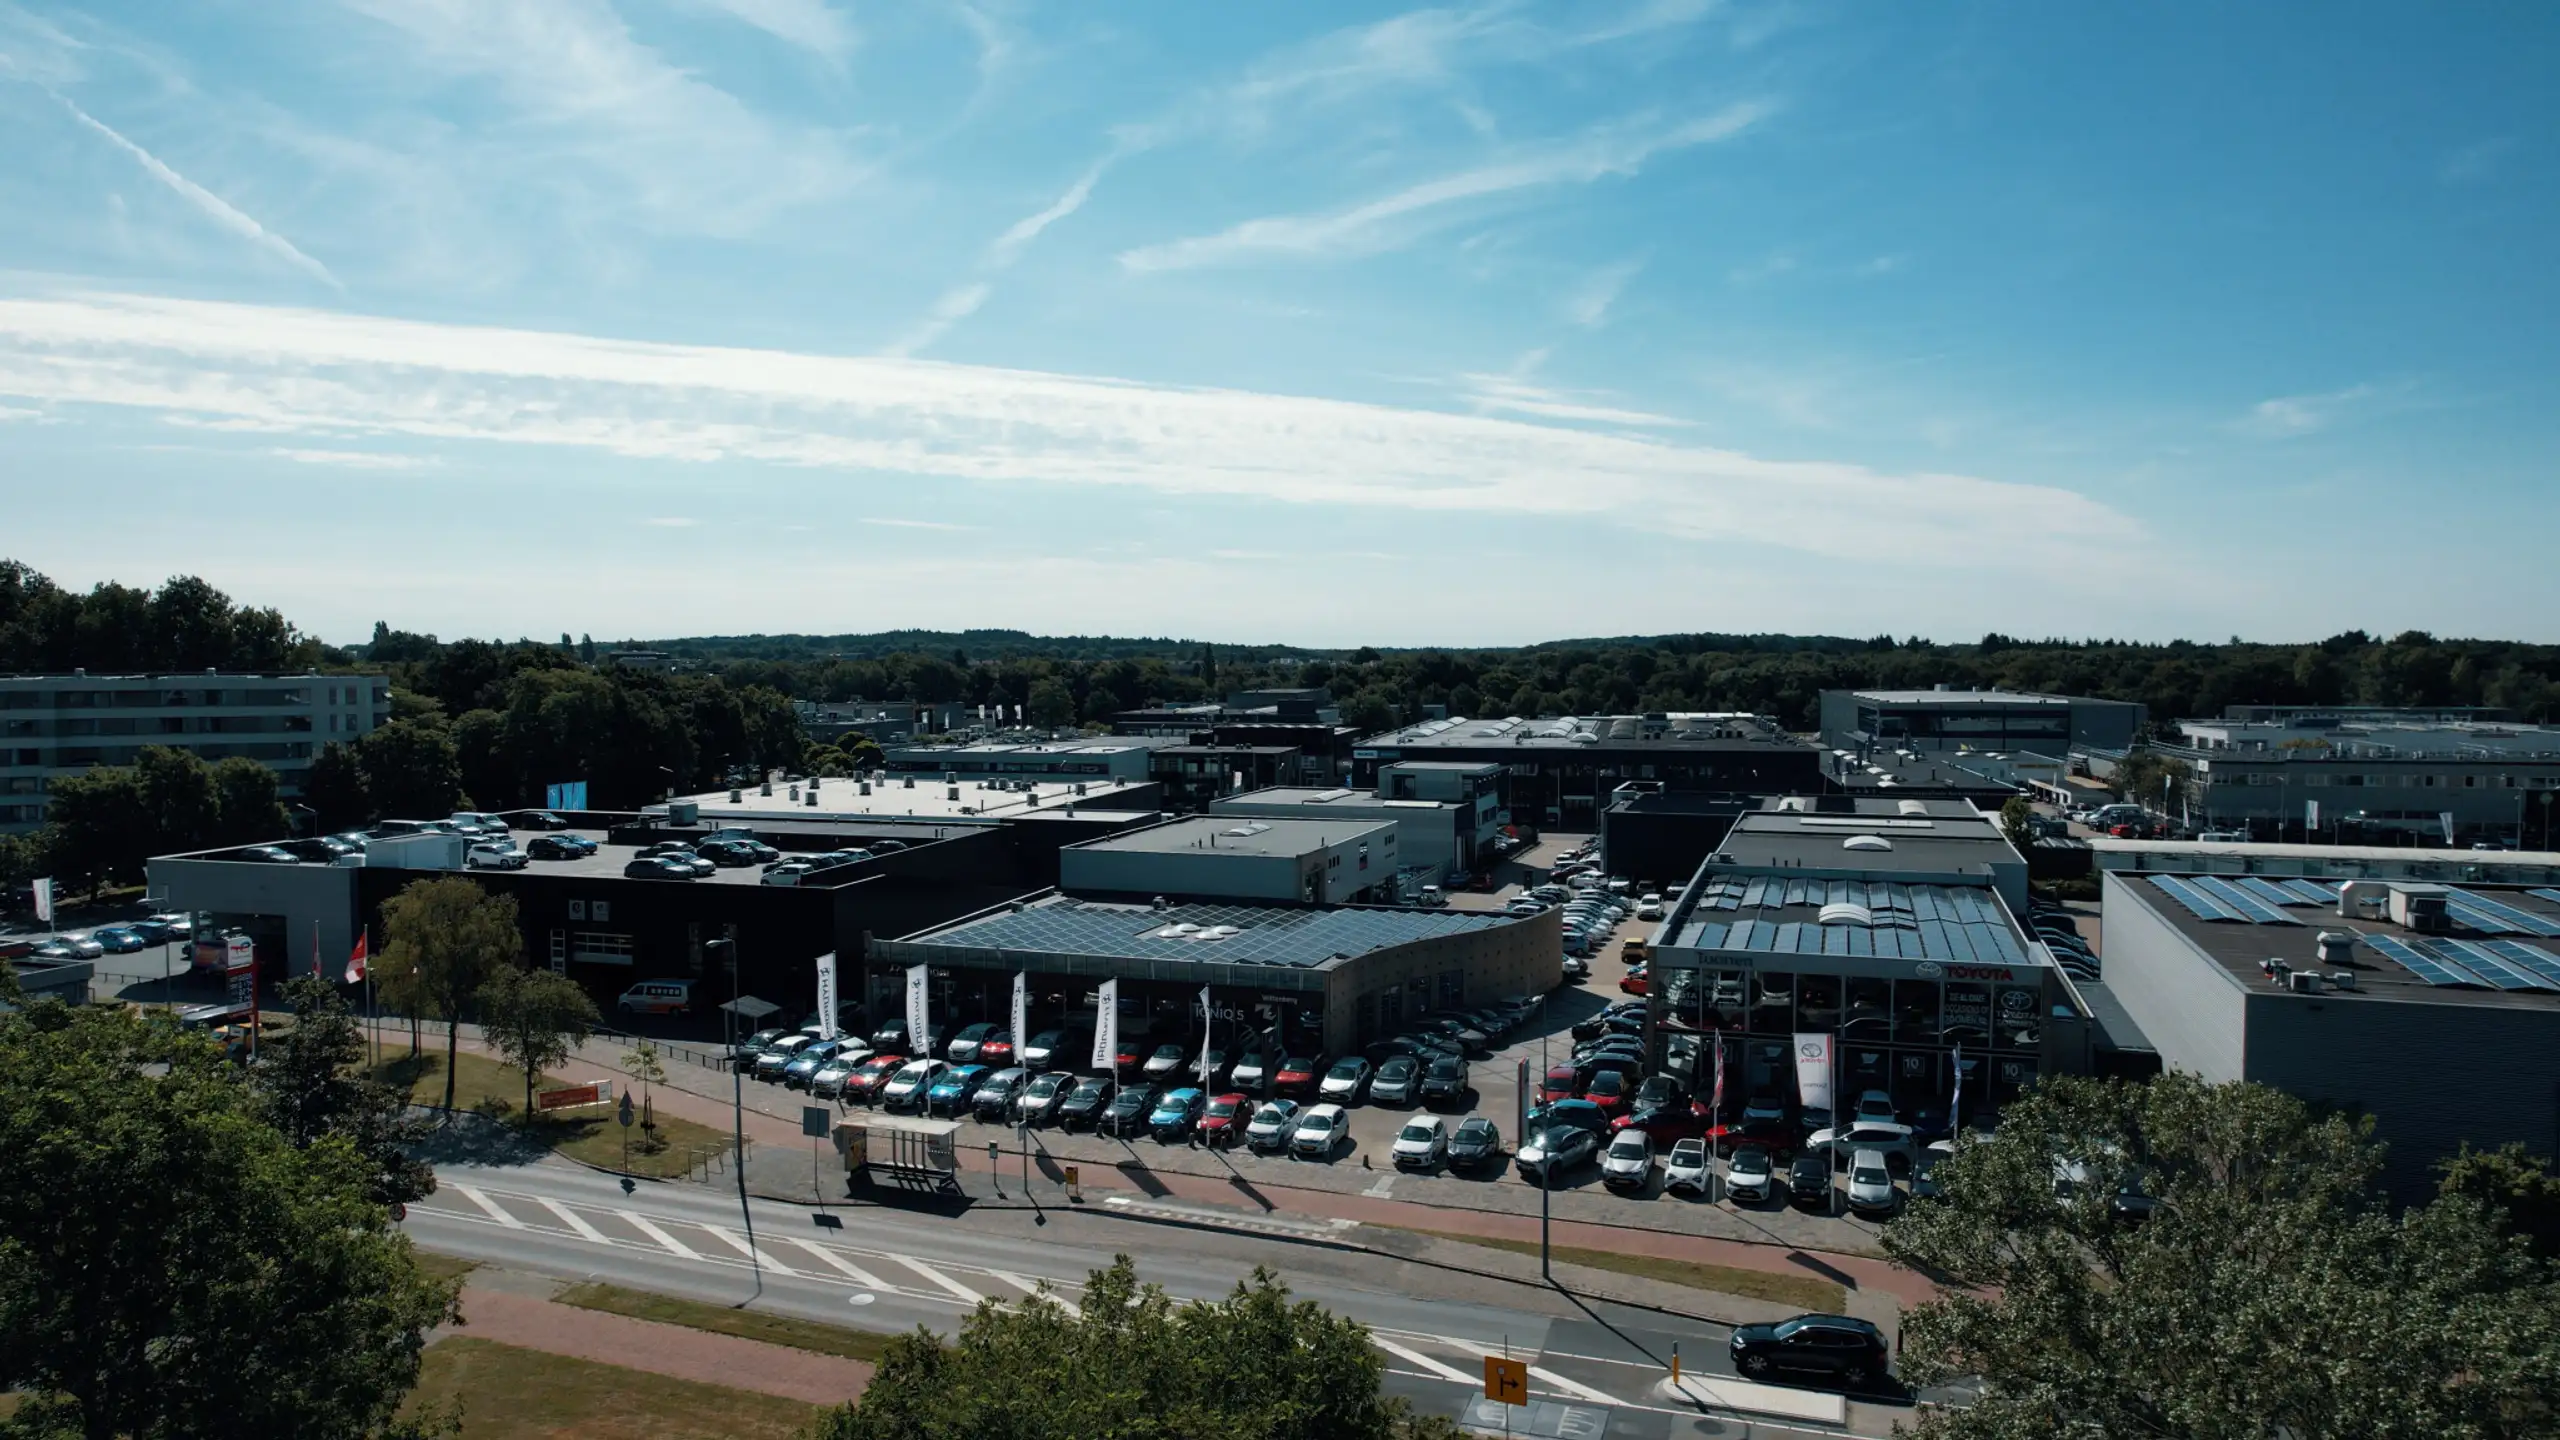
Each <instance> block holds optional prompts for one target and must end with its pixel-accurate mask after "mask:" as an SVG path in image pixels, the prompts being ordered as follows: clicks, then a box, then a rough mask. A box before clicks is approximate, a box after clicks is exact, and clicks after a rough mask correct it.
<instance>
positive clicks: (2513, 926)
mask: <svg viewBox="0 0 2560 1440" xmlns="http://www.w3.org/2000/svg"><path fill="white" fill-rule="evenodd" d="M2445 908H2447V909H2448V910H2450V911H2452V912H2453V918H2454V919H2456V920H2459V921H2461V922H2462V923H2463V924H2465V925H2468V926H2470V927H2471V928H2472V929H2474V930H2477V931H2479V932H2481V933H2482V934H2484V935H2540V936H2543V937H2546V938H2548V937H2550V936H2554V935H2560V924H2555V923H2553V922H2552V921H2551V920H2550V919H2549V918H2548V917H2547V916H2542V915H2536V914H2534V913H2533V912H2532V911H2530V910H2522V909H2518V908H2517V907H2515V906H2513V905H2510V904H2508V903H2507V902H2506V901H2504V900H2500V899H2497V898H2495V897H2493V896H2488V895H2483V894H2481V893H2480V892H2478V891H2476V890H2455V891H2453V892H2452V893H2451V894H2449V895H2448V896H2446V897H2445Z"/></svg>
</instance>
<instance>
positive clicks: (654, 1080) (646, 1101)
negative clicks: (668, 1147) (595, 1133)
mask: <svg viewBox="0 0 2560 1440" xmlns="http://www.w3.org/2000/svg"><path fill="white" fill-rule="evenodd" d="M621 1065H622V1073H623V1074H625V1075H628V1076H630V1077H631V1079H632V1082H633V1083H634V1084H636V1085H638V1086H639V1087H640V1113H641V1114H642V1115H644V1116H647V1115H654V1114H656V1113H657V1112H656V1107H655V1106H654V1105H653V1104H652V1103H651V1101H652V1100H653V1099H654V1097H655V1094H656V1092H655V1089H654V1087H656V1086H659V1085H664V1084H666V1083H667V1066H666V1062H665V1061H664V1060H662V1059H660V1058H659V1056H658V1045H657V1042H656V1041H654V1040H647V1039H640V1040H634V1041H632V1042H631V1048H630V1049H628V1050H625V1051H623V1052H622V1060H621ZM643 1128H644V1129H648V1130H655V1129H656V1128H657V1126H656V1124H655V1123H653V1122H652V1123H646V1124H644V1126H643Z"/></svg>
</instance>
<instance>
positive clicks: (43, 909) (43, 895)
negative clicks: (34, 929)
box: [35, 877, 53, 925]
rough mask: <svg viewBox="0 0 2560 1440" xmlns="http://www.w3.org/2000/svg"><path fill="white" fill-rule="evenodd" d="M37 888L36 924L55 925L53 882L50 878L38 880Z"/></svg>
mask: <svg viewBox="0 0 2560 1440" xmlns="http://www.w3.org/2000/svg"><path fill="white" fill-rule="evenodd" d="M35 888H36V923H37V924H39V925H50V924H52V923H53V881H52V879H51V878H50V877H47V878H45V879H42V880H38V881H37V882H35Z"/></svg>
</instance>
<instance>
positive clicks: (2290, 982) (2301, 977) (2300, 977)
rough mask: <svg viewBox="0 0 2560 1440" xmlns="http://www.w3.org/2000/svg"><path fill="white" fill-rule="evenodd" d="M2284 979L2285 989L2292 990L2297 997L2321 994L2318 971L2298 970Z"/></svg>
mask: <svg viewBox="0 0 2560 1440" xmlns="http://www.w3.org/2000/svg"><path fill="white" fill-rule="evenodd" d="M2284 979H2285V988H2286V989H2288V990H2291V991H2292V992H2293V993H2294V994H2296V995H2317V994H2319V993H2320V972H2319V971H2317V970H2296V971H2294V972H2293V973H2291V974H2289V975H2287V976H2285V977H2284Z"/></svg>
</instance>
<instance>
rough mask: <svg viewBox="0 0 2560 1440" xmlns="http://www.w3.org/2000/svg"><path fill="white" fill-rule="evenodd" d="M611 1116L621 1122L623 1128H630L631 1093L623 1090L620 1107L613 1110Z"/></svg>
mask: <svg viewBox="0 0 2560 1440" xmlns="http://www.w3.org/2000/svg"><path fill="white" fill-rule="evenodd" d="M613 1118H614V1119H616V1120H619V1121H621V1122H622V1128H623V1129H625V1130H628V1129H630V1128H631V1093H630V1092H629V1091H627V1090H626V1091H624V1092H623V1095H622V1108H621V1109H619V1110H617V1111H615V1112H614V1116H613Z"/></svg>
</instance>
